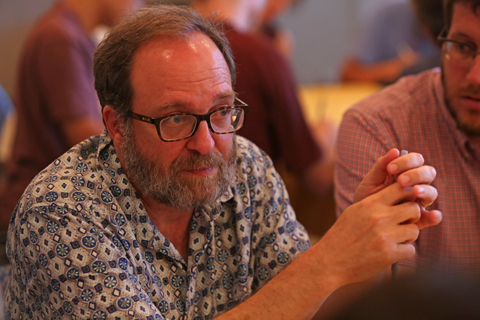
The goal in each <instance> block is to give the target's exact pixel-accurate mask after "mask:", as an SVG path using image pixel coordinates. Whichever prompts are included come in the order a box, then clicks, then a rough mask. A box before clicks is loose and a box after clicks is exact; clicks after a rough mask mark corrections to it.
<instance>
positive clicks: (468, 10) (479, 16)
mask: <svg viewBox="0 0 480 320" xmlns="http://www.w3.org/2000/svg"><path fill="white" fill-rule="evenodd" d="M452 13H453V14H452V21H451V25H450V30H452V29H457V28H461V29H466V30H468V31H476V30H479V29H480V6H475V7H473V6H472V3H471V2H467V1H463V2H457V3H455V4H454V5H453V12H452ZM462 31H463V30H462Z"/></svg>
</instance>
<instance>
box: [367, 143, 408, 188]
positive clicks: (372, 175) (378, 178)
mask: <svg viewBox="0 0 480 320" xmlns="http://www.w3.org/2000/svg"><path fill="white" fill-rule="evenodd" d="M399 155H400V151H398V149H392V150H390V151H389V152H387V154H386V155H384V156H382V157H380V158H378V160H377V161H376V162H375V164H374V165H373V168H372V169H371V170H370V171H369V172H368V173H367V174H366V175H365V178H364V181H365V182H368V184H372V185H379V184H382V183H383V182H384V181H385V177H386V176H388V171H387V166H388V165H389V163H391V162H392V161H393V160H395V159H397V158H398V157H399Z"/></svg>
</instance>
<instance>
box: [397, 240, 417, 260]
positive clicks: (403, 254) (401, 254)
mask: <svg viewBox="0 0 480 320" xmlns="http://www.w3.org/2000/svg"><path fill="white" fill-rule="evenodd" d="M414 255H415V246H414V245H413V244H412V243H408V244H398V245H397V259H398V260H397V262H400V261H404V260H409V259H412V258H413V256H414Z"/></svg>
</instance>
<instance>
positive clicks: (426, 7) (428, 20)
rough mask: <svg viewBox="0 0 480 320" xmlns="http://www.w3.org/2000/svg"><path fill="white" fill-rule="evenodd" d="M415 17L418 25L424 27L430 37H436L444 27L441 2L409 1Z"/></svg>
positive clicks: (430, 0) (431, 0) (429, 0)
mask: <svg viewBox="0 0 480 320" xmlns="http://www.w3.org/2000/svg"><path fill="white" fill-rule="evenodd" d="M411 2H412V5H413V8H414V10H415V16H416V18H417V21H418V22H419V24H420V25H422V26H425V27H426V28H427V29H428V31H429V32H430V33H431V35H432V37H435V38H436V37H437V36H438V35H439V34H440V32H441V31H442V29H443V27H444V26H445V23H444V15H443V0H411Z"/></svg>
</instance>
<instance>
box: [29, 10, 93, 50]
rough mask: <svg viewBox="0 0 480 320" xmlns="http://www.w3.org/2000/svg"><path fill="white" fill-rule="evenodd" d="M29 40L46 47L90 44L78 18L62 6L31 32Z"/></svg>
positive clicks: (50, 13)
mask: <svg viewBox="0 0 480 320" xmlns="http://www.w3.org/2000/svg"><path fill="white" fill-rule="evenodd" d="M29 40H30V43H35V44H37V45H41V44H43V45H45V46H47V45H48V46H52V45H66V44H70V45H73V44H75V43H82V44H83V43H85V42H87V41H88V42H90V41H89V36H88V35H87V34H86V33H85V32H84V31H83V28H82V27H81V25H80V24H79V22H78V19H77V17H76V16H75V15H74V14H73V13H72V12H70V11H68V10H67V9H66V8H63V7H61V6H56V7H54V8H53V9H52V10H51V11H50V12H48V13H47V14H46V15H44V16H43V17H42V18H41V19H40V20H39V21H38V23H37V24H36V25H35V26H34V28H33V29H32V31H31V32H30V35H29Z"/></svg>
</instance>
